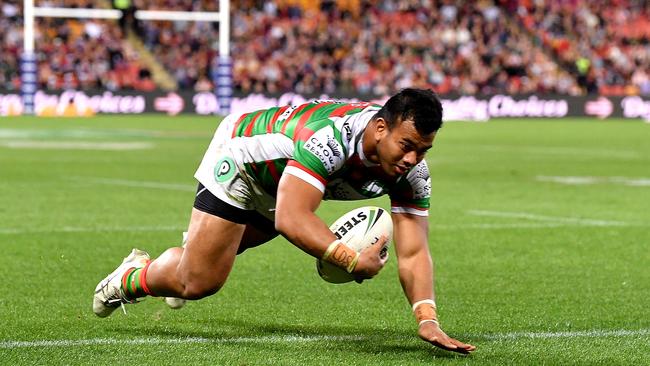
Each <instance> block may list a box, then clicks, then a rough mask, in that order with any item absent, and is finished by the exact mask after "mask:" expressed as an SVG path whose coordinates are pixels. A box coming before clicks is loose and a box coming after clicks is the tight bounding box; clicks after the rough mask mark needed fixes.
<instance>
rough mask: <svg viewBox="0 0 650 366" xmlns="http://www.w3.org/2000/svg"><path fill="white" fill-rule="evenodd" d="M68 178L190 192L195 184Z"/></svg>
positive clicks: (193, 189)
mask: <svg viewBox="0 0 650 366" xmlns="http://www.w3.org/2000/svg"><path fill="white" fill-rule="evenodd" d="M69 178H70V179H73V180H75V181H80V182H86V183H94V184H105V185H110V186H124V187H134V188H154V189H167V190H172V191H183V192H191V191H195V190H196V185H195V184H178V183H161V182H149V181H139V180H128V179H113V178H99V177H79V176H76V177H69Z"/></svg>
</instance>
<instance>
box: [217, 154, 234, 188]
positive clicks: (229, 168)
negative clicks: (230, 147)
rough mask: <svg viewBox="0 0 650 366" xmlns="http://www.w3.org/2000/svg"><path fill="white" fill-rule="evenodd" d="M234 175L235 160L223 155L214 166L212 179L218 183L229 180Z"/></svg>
mask: <svg viewBox="0 0 650 366" xmlns="http://www.w3.org/2000/svg"><path fill="white" fill-rule="evenodd" d="M234 175H235V162H234V161H233V160H232V159H231V158H229V157H225V158H223V159H221V160H219V162H218V163H217V165H216V166H215V167H214V179H215V180H216V181H217V182H219V183H224V182H227V181H229V180H230V179H231V178H232V177H233V176H234Z"/></svg>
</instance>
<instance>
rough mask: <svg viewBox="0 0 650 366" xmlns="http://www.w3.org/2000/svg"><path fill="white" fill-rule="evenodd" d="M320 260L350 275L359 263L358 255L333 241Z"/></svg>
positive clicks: (339, 242) (341, 243) (337, 241)
mask: <svg viewBox="0 0 650 366" xmlns="http://www.w3.org/2000/svg"><path fill="white" fill-rule="evenodd" d="M322 259H323V260H324V261H327V262H330V263H332V264H334V265H335V266H337V267H340V268H343V269H344V270H346V271H347V272H348V273H352V271H354V268H355V267H356V266H357V263H358V262H359V253H357V252H355V251H354V250H353V249H352V248H350V247H348V246H347V245H345V244H343V242H341V241H339V240H334V241H333V242H332V244H330V245H329V246H328V247H327V250H325V253H324V254H323V257H322Z"/></svg>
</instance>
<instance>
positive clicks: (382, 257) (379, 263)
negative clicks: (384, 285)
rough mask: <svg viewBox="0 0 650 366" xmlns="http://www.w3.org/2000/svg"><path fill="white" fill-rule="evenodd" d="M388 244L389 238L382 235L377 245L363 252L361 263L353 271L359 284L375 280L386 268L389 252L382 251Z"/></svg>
mask: <svg viewBox="0 0 650 366" xmlns="http://www.w3.org/2000/svg"><path fill="white" fill-rule="evenodd" d="M386 242H388V237H386V236H383V235H382V236H381V237H380V238H379V240H377V242H376V243H375V244H373V245H371V246H369V247H368V248H366V249H364V250H362V251H361V253H360V255H359V261H358V262H357V265H356V267H354V270H353V271H352V274H353V275H354V276H355V278H356V281H357V282H359V283H361V281H363V280H365V279H369V278H373V277H374V276H376V275H377V273H379V271H381V269H382V268H384V265H385V264H386V261H387V260H388V252H387V251H382V249H384V246H385V245H386Z"/></svg>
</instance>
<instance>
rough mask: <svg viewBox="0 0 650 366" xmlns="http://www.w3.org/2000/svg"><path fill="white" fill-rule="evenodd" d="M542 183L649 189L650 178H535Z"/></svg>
mask: <svg viewBox="0 0 650 366" xmlns="http://www.w3.org/2000/svg"><path fill="white" fill-rule="evenodd" d="M535 179H536V180H538V181H540V182H552V183H560V184H570V185H583V184H598V183H614V184H623V185H626V186H631V187H649V186H650V178H627V177H588V176H587V177H571V176H567V177H560V176H546V175H538V176H537V177H535Z"/></svg>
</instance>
